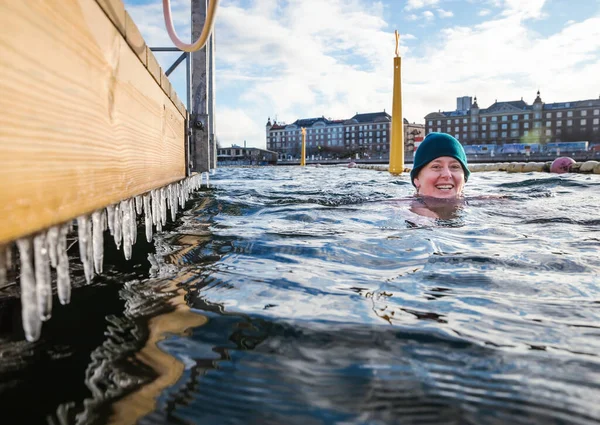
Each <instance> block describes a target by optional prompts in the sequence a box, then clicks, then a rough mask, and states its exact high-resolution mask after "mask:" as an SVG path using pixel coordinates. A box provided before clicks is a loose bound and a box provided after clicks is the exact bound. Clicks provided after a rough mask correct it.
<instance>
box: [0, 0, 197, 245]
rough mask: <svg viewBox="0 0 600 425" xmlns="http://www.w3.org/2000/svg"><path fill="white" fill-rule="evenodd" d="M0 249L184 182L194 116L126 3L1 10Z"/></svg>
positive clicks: (107, 0) (46, 0) (17, 5)
mask: <svg viewBox="0 0 600 425" xmlns="http://www.w3.org/2000/svg"><path fill="white" fill-rule="evenodd" d="M0 28H2V29H1V30H0V46H1V49H2V55H0V92H1V93H2V96H0V111H1V114H0V219H1V220H2V226H0V245H2V244H4V243H7V242H10V241H13V240H15V239H17V238H20V237H23V236H27V235H31V234H33V233H35V232H37V231H40V230H42V229H46V228H48V227H50V226H53V225H57V224H60V223H64V222H67V221H68V220H72V219H74V218H76V217H78V216H81V215H84V214H89V213H91V212H93V211H95V210H98V209H100V208H103V207H105V206H107V205H110V204H113V203H116V202H118V201H120V200H123V199H127V198H131V197H134V196H136V195H139V194H142V193H145V192H148V191H149V190H151V189H155V188H159V187H163V186H165V185H167V184H170V183H172V182H175V181H178V180H181V179H183V178H185V177H186V170H187V164H186V125H187V123H186V120H187V117H188V112H187V111H186V108H185V107H184V105H183V103H182V102H181V100H179V98H178V97H177V94H176V93H175V91H174V90H173V87H172V86H171V83H170V82H169V79H168V78H167V77H166V75H165V73H164V72H163V70H162V69H161V68H160V66H159V65H158V62H157V60H156V58H155V57H154V54H153V53H152V52H151V51H150V49H149V48H148V46H146V43H145V42H144V39H143V38H142V36H141V35H140V32H139V30H138V29H137V27H136V25H135V23H134V22H133V20H132V19H131V17H130V16H129V15H128V13H127V12H126V11H125V8H124V6H123V3H122V2H121V0H97V1H96V0H73V1H56V0H36V1H3V2H1V3H0Z"/></svg>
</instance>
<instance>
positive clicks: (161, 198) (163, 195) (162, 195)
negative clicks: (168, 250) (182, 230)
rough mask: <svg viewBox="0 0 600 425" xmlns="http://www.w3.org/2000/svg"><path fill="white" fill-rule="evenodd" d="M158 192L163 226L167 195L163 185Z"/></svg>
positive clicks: (165, 217)
mask: <svg viewBox="0 0 600 425" xmlns="http://www.w3.org/2000/svg"><path fill="white" fill-rule="evenodd" d="M159 194H160V196H159V202H160V204H159V208H160V220H161V224H162V225H163V226H164V225H166V224H167V196H166V191H165V188H164V187H161V188H160V189H159Z"/></svg>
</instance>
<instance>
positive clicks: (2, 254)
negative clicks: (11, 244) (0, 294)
mask: <svg viewBox="0 0 600 425" xmlns="http://www.w3.org/2000/svg"><path fill="white" fill-rule="evenodd" d="M7 251H8V249H7V248H6V247H5V246H4V245H0V289H2V287H3V286H4V285H6V268H7V267H6V253H7Z"/></svg>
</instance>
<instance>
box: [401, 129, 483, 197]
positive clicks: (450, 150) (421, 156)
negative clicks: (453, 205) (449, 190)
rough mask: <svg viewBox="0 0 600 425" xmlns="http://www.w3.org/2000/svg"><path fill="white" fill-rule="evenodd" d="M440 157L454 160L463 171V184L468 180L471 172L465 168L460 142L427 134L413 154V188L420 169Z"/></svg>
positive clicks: (440, 134)
mask: <svg viewBox="0 0 600 425" xmlns="http://www.w3.org/2000/svg"><path fill="white" fill-rule="evenodd" d="M440 156H450V157H452V158H456V159H457V160H458V162H460V165H462V167H463V170H464V171H465V182H466V181H467V180H468V179H469V175H470V174H471V172H470V171H469V167H468V166H467V155H466V154H465V150H464V149H463V147H462V145H461V144H460V142H459V141H458V140H456V139H455V138H454V137H452V136H450V135H449V134H445V133H429V134H428V135H427V137H425V139H424V140H423V141H422V142H421V144H420V145H419V147H418V148H417V151H416V152H415V159H414V161H413V169H412V171H411V172H410V181H411V182H412V184H413V186H414V185H415V177H417V176H418V175H419V171H421V168H423V167H424V166H426V165H427V164H429V163H430V162H431V161H433V160H434V159H436V158H439V157H440Z"/></svg>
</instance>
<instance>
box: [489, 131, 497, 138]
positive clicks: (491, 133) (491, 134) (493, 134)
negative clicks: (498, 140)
mask: <svg viewBox="0 0 600 425" xmlns="http://www.w3.org/2000/svg"><path fill="white" fill-rule="evenodd" d="M490 137H492V138H494V137H498V132H497V131H491V132H490Z"/></svg>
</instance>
